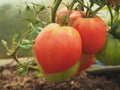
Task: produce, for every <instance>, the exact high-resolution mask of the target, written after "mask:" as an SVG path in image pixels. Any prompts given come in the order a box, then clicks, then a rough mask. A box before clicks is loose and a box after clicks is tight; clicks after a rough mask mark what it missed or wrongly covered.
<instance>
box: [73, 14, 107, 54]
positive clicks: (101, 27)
mask: <svg viewBox="0 0 120 90" xmlns="http://www.w3.org/2000/svg"><path fill="white" fill-rule="evenodd" d="M72 26H73V27H74V28H75V29H77V30H78V31H79V33H80V36H81V39H82V47H83V53H85V54H94V53H97V52H98V51H99V50H100V49H102V48H103V46H104V43H105V40H106V31H107V30H106V24H105V23H104V21H103V20H102V19H101V18H99V17H98V16H94V17H93V18H81V17H80V18H77V19H76V20H75V21H74V22H73V24H72Z"/></svg>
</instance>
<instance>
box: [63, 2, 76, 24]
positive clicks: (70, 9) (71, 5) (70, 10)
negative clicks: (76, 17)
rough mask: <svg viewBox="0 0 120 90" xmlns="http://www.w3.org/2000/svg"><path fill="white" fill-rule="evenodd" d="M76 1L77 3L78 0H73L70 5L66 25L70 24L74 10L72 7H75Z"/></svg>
mask: <svg viewBox="0 0 120 90" xmlns="http://www.w3.org/2000/svg"><path fill="white" fill-rule="evenodd" d="M75 3H76V0H72V1H71V3H70V6H69V7H68V15H67V19H66V23H65V25H67V24H68V21H69V17H70V14H71V12H72V8H73V6H74V4H75Z"/></svg>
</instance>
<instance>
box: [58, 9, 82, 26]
mask: <svg viewBox="0 0 120 90" xmlns="http://www.w3.org/2000/svg"><path fill="white" fill-rule="evenodd" d="M68 13H69V11H68V9H67V8H62V9H60V10H59V11H58V12H57V14H56V16H57V23H59V24H61V25H62V24H63V23H64V22H65V20H66V19H67V15H68ZM78 17H82V15H81V13H80V12H79V11H77V10H72V12H71V14H70V16H69V21H68V24H71V23H72V22H73V21H74V20H75V19H76V18H78Z"/></svg>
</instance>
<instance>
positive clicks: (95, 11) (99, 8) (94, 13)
mask: <svg viewBox="0 0 120 90" xmlns="http://www.w3.org/2000/svg"><path fill="white" fill-rule="evenodd" d="M103 6H104V5H101V6H100V7H98V8H97V9H95V10H94V11H93V12H92V13H91V14H90V17H94V15H96V13H97V12H98V11H100V10H101V9H102V8H103Z"/></svg>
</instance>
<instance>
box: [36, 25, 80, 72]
mask: <svg viewBox="0 0 120 90" xmlns="http://www.w3.org/2000/svg"><path fill="white" fill-rule="evenodd" d="M34 52H35V55H36V58H37V60H38V63H39V64H40V65H41V67H42V69H43V70H44V72H45V73H46V74H49V73H57V72H62V71H65V70H67V69H69V68H70V67H72V66H73V65H75V64H76V63H77V61H78V59H79V57H80V55H81V52H82V44H81V37H80V35H79V32H78V31H77V30H76V29H74V28H72V27H69V26H63V27H61V26H59V25H58V24H55V23H52V24H49V25H48V26H46V27H45V28H44V30H43V31H41V32H40V33H39V35H38V36H37V38H36V41H35V45H34Z"/></svg>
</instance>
